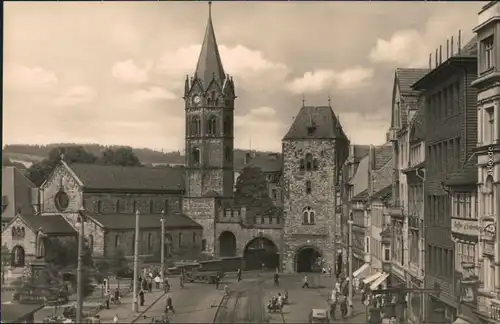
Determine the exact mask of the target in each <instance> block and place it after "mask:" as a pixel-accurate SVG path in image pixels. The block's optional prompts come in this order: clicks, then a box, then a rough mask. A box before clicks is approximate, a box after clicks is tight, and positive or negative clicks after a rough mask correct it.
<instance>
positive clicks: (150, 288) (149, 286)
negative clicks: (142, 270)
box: [148, 273, 153, 292]
mask: <svg viewBox="0 0 500 324" xmlns="http://www.w3.org/2000/svg"><path fill="white" fill-rule="evenodd" d="M150 275H153V274H152V273H150ZM148 291H149V292H153V278H149V279H148Z"/></svg>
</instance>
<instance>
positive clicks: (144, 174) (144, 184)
mask: <svg viewBox="0 0 500 324" xmlns="http://www.w3.org/2000/svg"><path fill="white" fill-rule="evenodd" d="M69 167H70V168H71V170H73V172H74V173H75V174H76V176H77V177H78V178H79V179H80V180H81V181H82V183H83V187H84V188H85V189H94V190H130V191H134V190H152V191H181V190H183V189H184V180H183V179H184V169H183V168H172V167H167V168H149V167H122V166H108V165H96V164H71V165H69Z"/></svg>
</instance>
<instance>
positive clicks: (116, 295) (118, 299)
mask: <svg viewBox="0 0 500 324" xmlns="http://www.w3.org/2000/svg"><path fill="white" fill-rule="evenodd" d="M119 302H120V289H118V287H116V289H115V304H118V303H119Z"/></svg>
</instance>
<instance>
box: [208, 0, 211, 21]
mask: <svg viewBox="0 0 500 324" xmlns="http://www.w3.org/2000/svg"><path fill="white" fill-rule="evenodd" d="M208 17H209V18H210V19H212V1H209V2H208Z"/></svg>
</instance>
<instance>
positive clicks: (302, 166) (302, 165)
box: [300, 159, 305, 171]
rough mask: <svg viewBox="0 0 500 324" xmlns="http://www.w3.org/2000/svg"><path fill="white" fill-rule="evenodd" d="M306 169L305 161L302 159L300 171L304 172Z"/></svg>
mask: <svg viewBox="0 0 500 324" xmlns="http://www.w3.org/2000/svg"><path fill="white" fill-rule="evenodd" d="M304 169H305V162H304V159H300V171H304Z"/></svg>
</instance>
